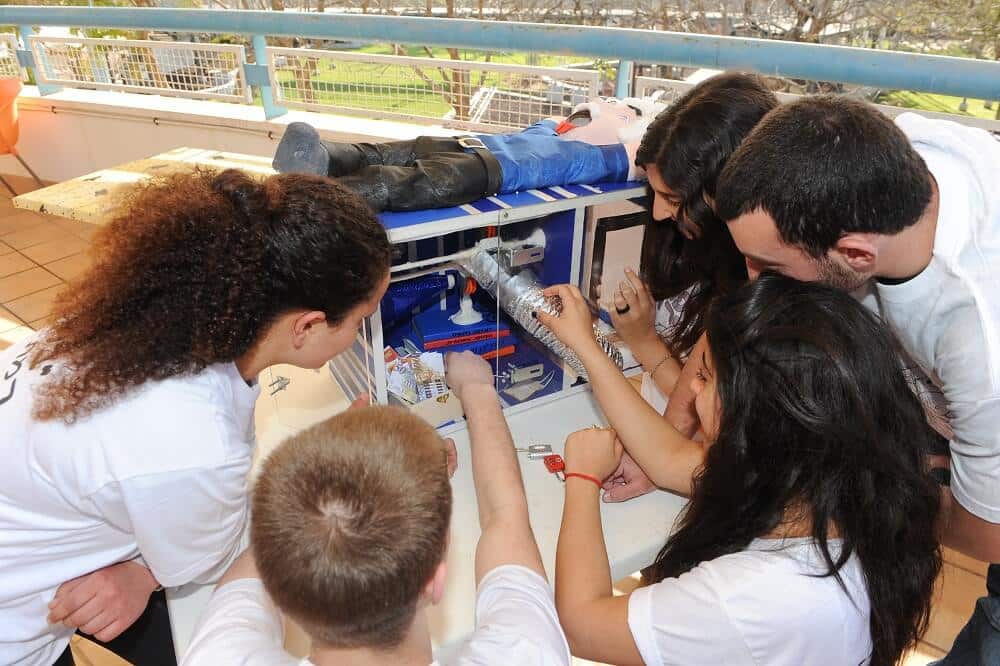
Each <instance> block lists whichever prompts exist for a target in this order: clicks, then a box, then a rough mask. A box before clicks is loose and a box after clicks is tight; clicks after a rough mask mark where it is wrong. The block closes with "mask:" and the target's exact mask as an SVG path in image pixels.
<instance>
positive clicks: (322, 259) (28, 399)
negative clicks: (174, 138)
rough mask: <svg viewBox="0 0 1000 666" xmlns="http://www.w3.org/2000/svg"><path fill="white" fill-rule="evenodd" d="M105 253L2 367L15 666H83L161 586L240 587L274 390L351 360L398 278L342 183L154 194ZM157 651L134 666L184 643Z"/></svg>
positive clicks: (3, 650)
mask: <svg viewBox="0 0 1000 666" xmlns="http://www.w3.org/2000/svg"><path fill="white" fill-rule="evenodd" d="M93 252H94V257H93V263H92V267H91V268H90V270H89V271H88V272H87V273H85V274H84V275H82V276H81V277H80V278H79V279H78V280H77V281H75V282H74V283H72V284H70V285H69V286H68V287H67V288H66V290H64V291H63V292H62V293H61V294H60V295H59V297H58V298H57V301H56V304H55V308H54V312H53V317H52V321H53V323H52V325H51V326H50V327H49V328H47V329H44V330H42V331H39V332H38V333H37V334H36V335H35V336H34V337H31V338H28V339H27V340H25V341H23V342H22V343H19V344H17V345H14V346H13V347H11V348H10V349H8V350H6V351H5V352H3V354H0V432H3V438H2V439H0V456H2V458H3V459H4V461H5V462H4V465H2V466H0V533H2V534H3V537H2V539H0V580H3V581H4V584H3V585H2V586H0V662H2V663H18V664H40V665H41V664H45V665H48V664H52V663H53V662H54V661H56V660H57V658H59V661H58V663H60V664H62V663H72V659H71V657H70V656H69V650H68V649H66V648H67V643H68V642H69V639H70V636H71V635H72V634H73V632H74V631H75V630H76V629H77V628H79V629H80V631H82V632H84V633H87V634H90V635H94V636H95V637H96V638H97V639H99V640H102V641H107V640H111V639H112V638H114V637H115V636H117V635H118V634H120V633H121V632H122V631H123V630H125V629H126V628H127V627H129V626H130V625H131V624H132V622H133V621H135V619H136V617H137V616H138V615H139V614H140V613H142V612H143V609H144V608H146V605H147V600H148V599H149V598H150V593H151V592H153V590H154V588H156V587H157V586H160V585H162V586H176V585H181V584H185V583H189V582H210V581H212V580H214V579H215V578H216V577H218V575H219V574H220V573H221V572H223V571H225V569H226V567H227V566H228V565H229V563H230V562H232V560H233V559H234V558H235V557H236V556H237V555H238V554H239V553H240V551H241V550H242V537H243V535H244V532H245V529H246V526H247V522H248V518H249V516H248V513H249V509H248V503H247V472H248V471H249V470H250V465H251V461H252V457H253V449H254V419H253V410H254V403H255V401H256V399H257V396H258V394H259V392H260V386H259V384H258V383H257V376H258V375H259V374H260V372H262V371H263V370H264V369H265V368H267V367H269V366H272V365H275V364H278V363H287V364H291V365H295V366H299V367H306V368H319V367H321V366H322V365H323V364H325V363H326V362H327V361H328V360H330V359H331V358H332V357H333V356H335V355H336V354H338V353H339V352H341V351H343V350H344V349H346V348H347V347H349V346H350V345H351V344H352V343H353V342H354V339H355V337H356V334H357V329H358V326H359V324H360V322H361V320H362V318H363V317H365V316H367V315H369V314H370V313H371V312H372V311H373V310H374V309H375V308H376V307H377V305H378V303H379V299H380V298H381V296H382V293H383V292H384V291H385V288H386V285H387V284H388V272H389V260H390V248H389V241H388V238H387V236H386V233H385V229H384V228H383V227H382V225H381V224H380V223H379V222H378V220H377V219H376V218H375V216H374V214H373V213H372V212H371V211H370V210H369V209H368V207H367V206H366V205H365V204H364V202H363V201H361V199H359V198H358V197H357V196H356V195H354V194H352V193H351V192H349V191H347V190H345V189H344V188H342V187H340V186H339V185H337V184H336V183H334V182H332V181H330V180H328V179H326V178H320V177H317V176H302V175H279V176H272V177H270V178H267V179H264V180H255V179H252V178H250V177H249V176H247V175H245V174H243V173H240V172H238V171H225V172H222V173H209V172H195V173H187V174H182V175H174V176H170V177H168V178H166V179H165V180H162V181H155V182H153V183H152V184H149V185H147V186H144V187H142V188H140V189H139V190H138V191H137V192H136V193H135V195H134V197H133V199H132V201H131V203H130V205H129V206H127V207H126V208H125V210H124V211H123V212H122V213H121V214H120V215H119V216H118V217H117V218H116V219H115V220H113V221H112V222H110V223H109V224H108V225H107V226H105V227H103V228H102V229H101V230H100V231H99V232H98V234H97V235H96V236H95V238H94V244H93ZM168 639H169V635H168ZM138 647H139V649H143V650H144V653H143V654H142V655H139V656H138V657H135V656H132V655H129V656H130V657H131V658H130V661H135V660H136V659H137V658H138V661H137V663H140V662H141V663H144V664H154V663H155V664H158V663H169V662H171V661H172V657H173V655H172V652H173V650H172V647H171V646H170V644H169V640H168V641H167V645H166V646H160V645H157V646H153V645H149V644H148V643H147V644H146V645H143V644H142V643H140V644H139V645H138ZM64 649H66V651H65V652H64ZM61 653H62V654H63V656H62V657H60V654H61Z"/></svg>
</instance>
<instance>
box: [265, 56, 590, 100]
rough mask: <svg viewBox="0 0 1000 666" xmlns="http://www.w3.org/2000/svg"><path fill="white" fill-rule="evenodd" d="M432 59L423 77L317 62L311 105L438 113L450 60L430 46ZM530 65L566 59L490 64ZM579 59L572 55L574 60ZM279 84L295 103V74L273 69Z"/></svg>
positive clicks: (478, 80) (496, 78)
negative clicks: (431, 64)
mask: <svg viewBox="0 0 1000 666" xmlns="http://www.w3.org/2000/svg"><path fill="white" fill-rule="evenodd" d="M358 51H359V52H361V53H372V54H387V55H390V54H392V47H391V46H390V45H387V44H371V45H366V46H364V47H362V48H360V49H358ZM432 53H433V54H434V57H435V58H437V59H438V60H440V66H439V67H438V66H427V67H421V68H420V70H419V71H420V72H421V73H422V74H423V77H422V78H421V77H417V76H414V70H413V69H411V68H409V67H402V66H399V65H381V64H364V63H353V62H348V63H339V64H338V63H336V62H331V61H329V60H320V61H318V62H317V70H316V71H315V72H313V73H312V75H311V76H310V81H311V83H312V90H313V97H312V100H311V101H312V102H313V103H319V104H330V105H334V106H346V107H351V108H361V109H371V110H375V111H391V112H394V113H403V114H411V115H419V116H431V117H441V116H443V115H444V114H446V113H447V112H448V111H449V110H450V109H451V107H450V106H449V104H448V103H447V101H446V93H447V91H448V90H449V89H450V85H451V82H450V81H448V80H446V78H445V77H446V76H451V71H450V70H448V69H447V67H448V63H449V62H450V58H449V56H448V52H447V51H446V50H445V49H442V48H439V49H433V50H432ZM405 55H407V56H411V57H428V54H427V52H426V51H425V50H424V49H423V48H421V47H407V48H406V49H405ZM462 56H463V60H484V59H485V53H477V52H472V51H464V50H463V51H462ZM529 61H530V62H531V64H535V65H539V66H548V67H553V66H561V65H565V64H567V63H568V62H570V61H571V59H570V58H566V57H559V56H549V55H538V54H536V55H534V57H531V55H530V54H527V53H501V54H494V57H493V58H492V62H497V63H511V64H521V65H524V64H528V63H529ZM578 61H579V60H578V59H577V62H578ZM502 76H503V75H501V74H499V73H496V72H488V73H486V74H485V76H484V75H481V74H480V73H478V72H472V73H471V80H470V81H469V83H468V85H467V86H466V90H465V92H466V94H468V95H472V94H474V93H475V92H476V91H477V90H478V89H479V88H480V87H481V86H490V85H502V84H503V78H502ZM277 79H278V82H279V84H280V85H281V87H282V88H283V90H284V95H285V97H286V99H288V100H294V101H300V100H301V99H302V95H301V94H300V93H299V91H298V85H297V82H296V81H295V77H294V75H293V74H292V72H290V71H279V72H278V73H277Z"/></svg>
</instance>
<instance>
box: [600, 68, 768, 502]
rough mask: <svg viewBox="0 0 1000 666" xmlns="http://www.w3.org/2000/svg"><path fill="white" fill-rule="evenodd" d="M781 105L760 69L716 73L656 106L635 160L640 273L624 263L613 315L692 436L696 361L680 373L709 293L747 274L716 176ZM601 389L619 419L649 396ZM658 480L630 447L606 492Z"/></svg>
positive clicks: (624, 492) (677, 423) (678, 423)
mask: <svg viewBox="0 0 1000 666" xmlns="http://www.w3.org/2000/svg"><path fill="white" fill-rule="evenodd" d="M777 105H778V101H777V99H776V98H775V96H774V95H773V94H772V93H771V92H770V91H769V90H768V88H767V86H766V85H765V83H764V82H763V80H762V79H761V78H760V77H758V76H756V75H753V74H742V73H735V72H727V73H724V74H719V75H717V76H714V77H712V78H710V79H707V80H706V81H703V82H702V83H700V84H698V85H697V86H695V87H693V88H692V89H691V90H689V91H688V92H687V93H686V94H685V95H683V96H682V97H681V98H680V99H679V100H677V102H675V103H674V104H673V105H671V106H670V107H669V108H668V109H667V110H666V111H664V112H662V113H661V114H660V115H659V116H657V117H656V119H655V120H654V121H653V122H652V123H651V124H650V126H649V128H648V129H647V130H646V133H645V135H644V136H643V139H642V142H641V144H640V146H639V149H638V151H637V156H636V163H637V164H639V165H641V166H643V167H644V168H645V170H646V174H647V176H648V178H649V189H650V192H651V196H652V206H651V211H650V219H649V221H648V222H647V224H646V229H645V236H644V240H643V247H642V277H641V278H640V277H639V276H638V275H636V274H635V273H634V272H632V271H631V270H628V271H626V274H625V279H624V280H623V281H622V283H621V284H620V285H619V287H618V290H617V292H616V294H615V298H614V301H615V302H614V307H613V308H612V309H613V310H614V311H613V312H612V313H611V318H612V323H613V324H614V326H615V329H616V330H617V331H618V333H619V334H620V335H621V336H622V338H623V339H624V341H625V342H626V343H627V344H628V346H629V348H630V350H631V351H632V353H633V354H634V356H635V358H636V360H638V361H639V363H640V364H641V365H642V367H643V369H644V370H645V372H646V373H647V376H648V377H647V379H648V381H649V382H650V383H651V384H652V386H648V387H647V386H646V385H645V384H646V381H644V387H643V393H644V394H645V393H646V392H647V391H649V393H651V394H653V395H655V394H656V393H657V392H659V393H660V394H662V396H670V397H671V400H670V402H669V404H668V406H667V410H666V413H665V417H666V420H667V421H669V422H670V423H671V424H672V425H673V426H674V427H676V428H678V429H680V430H682V431H683V432H684V433H685V434H687V435H689V436H691V435H693V434H694V431H695V430H696V429H697V419H696V418H695V415H694V414H693V412H692V411H691V409H690V405H691V396H690V392H689V391H688V389H687V385H688V384H689V383H690V377H691V376H692V373H694V372H695V371H696V369H697V367H696V366H697V364H694V365H692V366H691V367H687V368H686V369H684V370H683V373H682V368H683V367H684V365H683V364H684V361H685V360H686V359H687V357H688V355H689V354H691V353H692V350H693V348H694V347H695V344H696V341H697V340H698V339H699V337H700V336H701V335H702V333H703V329H704V322H703V319H704V312H705V310H706V309H707V307H708V306H709V304H710V303H711V302H712V300H713V299H714V298H716V297H718V296H720V295H722V294H725V293H727V292H728V291H731V290H732V289H734V288H735V287H737V286H738V285H740V284H742V283H743V282H744V281H745V280H746V266H745V264H744V260H743V256H742V255H741V254H740V253H739V250H737V248H736V246H735V245H734V244H733V241H732V239H731V238H730V236H729V231H728V230H727V229H726V226H725V225H724V224H723V223H722V222H721V221H720V220H719V219H718V218H717V217H716V216H715V214H714V213H713V212H712V208H711V202H712V199H713V197H714V196H715V182H716V179H717V178H718V176H719V173H721V171H722V167H723V166H724V165H725V162H726V160H727V159H728V158H729V155H731V154H732V153H733V151H735V150H736V148H737V146H739V144H740V142H741V141H742V140H743V137H745V136H746V135H747V134H749V132H750V130H751V129H753V127H754V125H756V124H757V122H758V121H759V120H760V119H761V118H763V117H764V115H765V114H767V112H768V111H770V110H771V109H773V108H775V107H776V106H777ZM658 302H659V305H658V304H657V303H658ZM675 388H676V389H677V391H676V394H675V392H674V390H675ZM595 393H597V394H598V400H599V402H600V404H601V408H602V409H603V410H604V413H605V414H607V415H608V418H609V419H610V420H612V422H614V421H615V420H616V418H618V417H619V416H620V415H622V414H624V413H628V412H629V411H631V410H632V409H639V408H640V407H639V406H638V405H635V404H632V405H629V404H627V403H640V404H641V403H642V401H641V399H640V398H639V397H638V396H636V395H635V393H634V392H633V391H625V392H621V391H619V392H614V393H605V392H598V391H595ZM653 402H656V400H654V401H653ZM643 406H644V405H643ZM654 427H656V428H664V427H668V426H667V424H666V423H662V424H657V425H655V426H654ZM654 483H655V480H653V479H650V478H649V475H648V473H645V472H644V470H642V469H640V467H639V466H637V465H636V464H635V462H634V461H633V460H632V458H631V457H630V456H628V455H626V456H624V457H623V458H622V464H621V466H620V467H619V469H618V470H616V473H615V474H614V475H613V478H612V479H611V480H610V481H609V482H608V486H607V489H608V492H607V493H606V495H605V501H621V500H625V499H629V498H631V497H634V496H635V495H638V494H642V493H643V492H648V491H649V490H651V489H652V487H653V485H652V484H654Z"/></svg>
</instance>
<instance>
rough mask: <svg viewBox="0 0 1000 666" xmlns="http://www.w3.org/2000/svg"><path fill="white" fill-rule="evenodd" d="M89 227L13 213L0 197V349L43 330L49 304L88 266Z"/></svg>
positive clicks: (8, 197) (6, 198)
mask: <svg viewBox="0 0 1000 666" xmlns="http://www.w3.org/2000/svg"><path fill="white" fill-rule="evenodd" d="M94 231H95V227H94V225H91V224H86V223H84V222H77V221H75V220H67V219H64V218H57V217H52V216H51V215H40V214H38V213H32V212H29V211H24V210H19V209H16V208H14V207H13V205H12V204H11V202H10V196H9V195H8V194H7V193H6V192H5V193H3V196H0V349H5V348H7V347H8V346H10V345H11V344H13V343H14V342H16V341H17V340H20V339H21V338H23V337H24V336H26V335H29V334H30V333H31V332H32V330H35V329H37V328H39V327H41V326H43V325H44V324H45V321H46V318H47V317H48V315H49V309H50V307H51V305H52V300H53V299H54V298H55V296H56V294H57V293H59V291H60V290H61V289H62V288H63V286H64V285H65V284H66V282H68V281H70V280H72V279H73V278H75V277H76V276H78V275H79V274H80V273H82V272H83V270H84V269H85V268H86V266H87V261H88V258H87V254H86V251H87V249H88V247H89V245H90V237H91V236H92V235H93V233H94Z"/></svg>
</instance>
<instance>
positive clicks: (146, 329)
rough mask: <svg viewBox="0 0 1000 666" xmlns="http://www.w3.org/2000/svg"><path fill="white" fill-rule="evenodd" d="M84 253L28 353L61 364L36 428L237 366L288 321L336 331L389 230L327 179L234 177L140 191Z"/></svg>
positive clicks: (363, 293) (361, 293) (41, 393)
mask: <svg viewBox="0 0 1000 666" xmlns="http://www.w3.org/2000/svg"><path fill="white" fill-rule="evenodd" d="M91 252H92V253H93V255H92V256H93V261H92V263H91V267H90V269H89V270H88V271H87V272H86V273H84V274H83V275H82V276H80V278H79V279H77V280H76V281H75V282H74V283H73V284H72V285H71V287H70V288H68V289H65V290H64V291H63V292H62V293H61V294H60V295H59V296H58V298H57V300H56V302H55V305H54V307H53V313H52V314H53V316H52V319H53V321H54V323H53V324H52V326H51V327H50V328H49V329H48V330H47V331H45V332H44V333H43V334H42V335H41V336H40V339H39V340H38V342H37V343H36V345H35V346H34V348H33V349H32V356H31V364H32V366H33V367H35V366H37V365H39V364H41V363H43V362H46V361H54V360H58V361H60V364H59V365H60V369H59V370H58V371H56V372H55V373H53V375H51V376H50V379H49V381H47V382H46V383H44V384H42V385H41V386H40V387H39V388H38V389H37V390H36V394H35V404H34V416H35V418H36V419H38V420H51V419H57V418H59V419H62V420H63V421H65V422H67V423H72V422H73V421H75V420H76V419H79V418H81V417H83V416H86V415H87V414H90V413H92V412H94V411H96V410H99V409H101V408H104V407H106V406H108V405H110V404H112V403H113V402H114V401H115V400H116V399H118V398H120V397H121V396H122V395H124V394H125V393H126V392H128V391H129V390H130V389H133V388H135V387H137V386H139V385H141V384H143V383H144V382H147V381H155V380H162V379H166V378H168V377H173V376H175V375H180V374H185V373H195V372H198V371H200V370H202V369H203V368H205V367H206V366H208V365H211V364H213V363H222V362H230V361H234V360H235V359H237V358H238V357H239V356H241V355H242V354H244V353H246V352H247V351H248V350H250V349H251V348H252V347H253V345H254V343H255V342H256V341H257V340H258V338H259V336H260V334H261V333H262V332H263V331H264V330H265V328H266V327H267V326H268V325H269V324H270V323H271V322H272V321H273V320H274V319H275V318H276V317H277V316H279V315H281V314H282V313H285V312H288V311H293V310H298V309H303V310H318V311H322V312H324V313H325V314H326V317H327V321H328V322H329V323H330V324H335V323H337V322H339V321H340V320H341V319H342V318H343V317H344V316H345V315H346V314H347V313H348V312H349V311H350V310H351V309H353V308H354V307H355V306H357V305H358V304H359V303H362V302H363V301H365V300H367V299H368V298H370V297H371V295H372V293H373V290H374V289H375V288H376V285H377V284H378V283H379V281H380V280H381V279H382V278H383V277H384V276H385V275H386V272H387V271H388V269H389V261H390V246H389V240H388V238H387V236H386V232H385V229H384V228H383V227H382V225H381V224H380V223H379V222H378V220H377V219H376V218H375V216H374V214H373V213H372V212H371V210H370V209H369V208H368V207H367V205H366V204H365V203H364V202H363V201H362V200H361V199H360V198H359V197H357V196H356V195H354V194H353V193H351V192H349V191H348V190H346V189H345V188H343V187H341V186H339V185H337V184H336V183H335V182H334V181H332V180H330V179H327V178H321V177H318V176H309V175H301V174H282V175H276V176H270V177H268V178H267V179H265V180H262V181H261V180H253V179H251V178H250V177H249V176H247V175H246V174H244V173H242V172H240V171H236V170H228V171H224V172H221V173H219V172H212V171H203V170H196V171H194V172H189V173H184V174H175V175H171V176H168V177H166V178H163V179H157V180H154V181H152V182H150V183H148V184H145V185H142V186H139V187H138V188H137V189H136V190H135V191H133V192H132V193H131V194H130V195H129V200H128V202H127V206H126V207H125V208H124V212H122V213H121V214H120V215H118V216H117V217H116V218H115V219H114V220H113V221H112V222H110V223H109V224H108V225H106V226H105V227H103V228H102V229H101V230H100V232H98V233H97V234H96V235H95V236H94V239H93V245H92V248H91Z"/></svg>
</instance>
